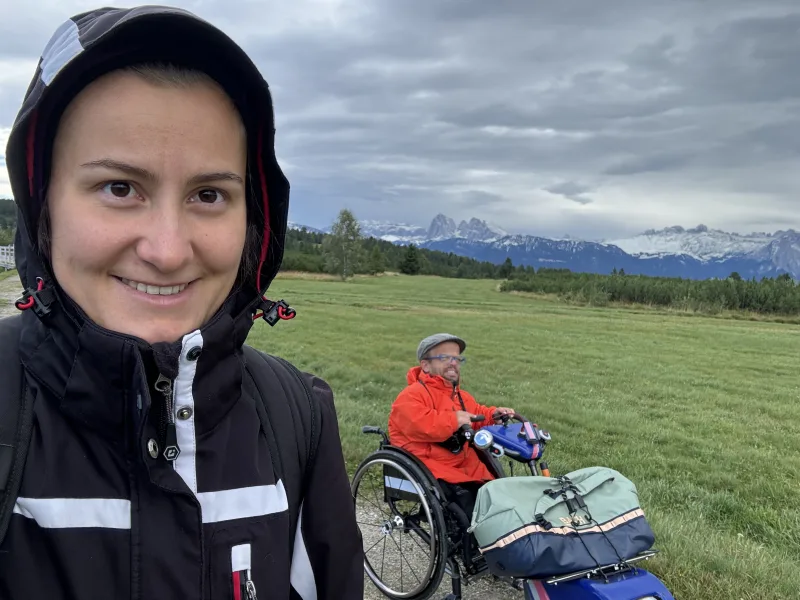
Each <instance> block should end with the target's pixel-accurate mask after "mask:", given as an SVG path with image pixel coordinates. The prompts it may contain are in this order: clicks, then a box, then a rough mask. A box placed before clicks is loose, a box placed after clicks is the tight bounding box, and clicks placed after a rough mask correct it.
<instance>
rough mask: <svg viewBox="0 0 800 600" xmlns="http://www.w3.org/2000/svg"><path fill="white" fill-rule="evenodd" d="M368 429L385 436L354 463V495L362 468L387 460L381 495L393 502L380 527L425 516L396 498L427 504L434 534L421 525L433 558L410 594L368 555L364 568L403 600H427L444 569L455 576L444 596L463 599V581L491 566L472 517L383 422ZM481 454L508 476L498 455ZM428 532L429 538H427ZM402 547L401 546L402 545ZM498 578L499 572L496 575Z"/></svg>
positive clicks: (395, 526) (406, 528) (494, 471)
mask: <svg viewBox="0 0 800 600" xmlns="http://www.w3.org/2000/svg"><path fill="white" fill-rule="evenodd" d="M362 432H363V433H365V434H378V435H380V436H381V441H380V443H379V446H378V450H376V451H375V452H373V453H372V454H370V455H368V456H367V457H366V458H365V459H364V460H363V461H362V462H361V464H360V465H359V466H358V468H357V469H356V472H355V475H354V476H353V481H352V484H351V491H352V493H353V496H354V500H355V497H356V494H357V491H358V488H359V485H360V483H361V478H362V477H363V475H364V473H365V472H366V471H367V470H368V469H369V468H370V467H371V466H373V465H375V464H376V463H377V464H382V466H383V478H384V479H383V500H384V502H385V503H387V504H388V505H389V506H390V510H391V511H392V513H394V516H393V517H392V518H391V519H389V520H388V521H387V522H386V523H385V524H384V525H383V527H382V529H381V532H382V533H383V534H384V536H388V535H390V534H391V532H392V531H393V530H394V529H399V528H402V530H403V532H404V533H409V532H410V527H409V523H411V524H413V523H415V522H416V523H417V525H418V526H419V524H420V521H421V518H420V517H412V516H410V515H405V516H404V515H400V514H398V513H397V510H396V509H395V507H394V504H393V502H396V501H411V502H419V503H420V504H421V508H422V509H423V510H424V512H425V515H424V519H425V520H426V521H428V524H429V526H430V528H431V532H432V536H433V537H431V536H429V535H428V533H427V532H425V531H423V530H421V529H419V528H418V527H417V529H416V532H417V534H418V535H419V536H420V539H422V541H423V543H424V544H426V545H428V546H430V548H431V563H430V565H429V567H428V569H427V572H426V578H427V581H426V582H423V583H421V584H420V587H419V588H418V589H416V590H414V591H413V593H411V592H409V593H406V594H402V593H396V592H395V591H394V590H391V589H389V588H388V586H386V585H385V584H384V583H383V581H382V577H381V578H379V577H378V576H377V574H376V573H375V570H374V568H373V567H372V565H371V564H370V563H369V560H368V559H367V557H366V555H365V565H364V566H365V569H366V571H367V574H368V575H369V578H370V580H371V581H372V582H373V583H374V584H375V585H376V586H377V587H378V589H380V590H381V592H383V593H384V595H386V596H388V597H390V598H398V599H400V598H402V599H404V600H425V599H427V598H430V597H431V596H432V595H433V594H434V593H435V592H436V590H437V589H438V588H439V586H440V585H441V581H442V579H443V577H444V575H445V573H446V574H448V575H450V578H451V580H452V593H451V594H449V595H447V596H446V597H445V600H461V597H462V596H461V586H462V582H463V583H465V584H467V585H469V583H471V581H472V580H473V579H475V578H477V577H479V576H481V575H483V574H484V573H485V572H486V571H487V570H488V568H487V565H486V562H485V560H484V558H483V556H482V555H481V554H480V553H479V552H478V550H477V547H473V543H472V541H471V534H470V533H468V532H467V528H468V527H469V526H470V522H471V517H470V516H468V515H466V514H465V513H464V511H463V510H462V509H461V507H460V506H458V505H457V504H455V503H454V502H450V501H449V500H448V499H447V496H446V494H445V493H444V490H443V489H442V487H441V486H440V485H439V482H438V481H437V480H436V478H435V477H434V476H433V474H432V473H431V472H430V470H429V469H428V468H427V467H426V466H425V464H424V463H423V462H422V461H421V460H420V459H419V458H417V457H416V456H414V455H413V454H411V453H410V452H407V451H406V450H403V449H402V448H399V447H397V446H393V445H392V444H391V443H390V441H389V438H388V436H387V435H386V433H385V432H384V431H383V430H382V429H380V428H379V427H369V426H367V427H363V428H362ZM478 455H479V456H480V458H481V460H482V461H483V462H484V463H485V464H486V466H487V467H488V468H489V470H490V472H491V473H492V474H493V475H495V476H496V477H498V478H500V477H506V474H505V471H504V470H503V467H502V465H501V464H500V462H499V461H497V459H496V458H495V457H492V456H489V455H487V454H486V453H483V452H478ZM426 538H428V539H426ZM401 551H402V550H401ZM492 577H493V578H494V579H495V580H499V578H498V577H496V576H494V575H492ZM510 583H511V585H512V586H514V587H516V588H517V589H522V582H521V581H516V580H512V581H511V582H510Z"/></svg>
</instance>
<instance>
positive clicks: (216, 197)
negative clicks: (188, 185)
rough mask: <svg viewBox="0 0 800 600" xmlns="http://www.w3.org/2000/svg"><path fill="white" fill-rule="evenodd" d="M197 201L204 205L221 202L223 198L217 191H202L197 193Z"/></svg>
mask: <svg viewBox="0 0 800 600" xmlns="http://www.w3.org/2000/svg"><path fill="white" fill-rule="evenodd" d="M197 199H198V200H200V202H202V203H204V204H214V203H216V202H220V201H221V200H223V196H222V194H221V193H219V192H218V191H217V190H203V191H201V192H198V193H197Z"/></svg>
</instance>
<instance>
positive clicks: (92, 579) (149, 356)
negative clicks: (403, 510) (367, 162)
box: [0, 6, 363, 600]
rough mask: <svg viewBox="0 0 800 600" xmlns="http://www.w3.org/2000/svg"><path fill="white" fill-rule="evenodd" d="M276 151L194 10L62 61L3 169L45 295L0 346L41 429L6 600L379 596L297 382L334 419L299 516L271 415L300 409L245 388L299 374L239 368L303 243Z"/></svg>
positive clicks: (337, 453) (329, 403)
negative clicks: (367, 588)
mask: <svg viewBox="0 0 800 600" xmlns="http://www.w3.org/2000/svg"><path fill="white" fill-rule="evenodd" d="M273 128H274V124H273V118H272V100H271V97H270V93H269V91H268V87H267V85H266V83H265V82H264V80H263V79H262V78H261V76H260V75H259V73H258V70H257V69H256V67H255V66H254V65H253V64H252V62H250V60H249V59H248V58H247V57H246V55H245V54H244V53H243V52H242V51H241V50H240V49H239V48H238V47H237V46H236V45H235V44H234V43H233V42H232V41H231V40H230V39H229V38H227V37H226V36H225V35H224V34H223V33H221V32H220V31H218V30H217V29H215V28H214V27H212V26H211V25H209V24H208V23H206V22H204V21H202V20H200V19H198V18H196V17H195V16H193V15H191V14H190V13H187V12H185V11H182V10H178V9H174V8H166V7H152V6H149V7H140V8H135V9H110V8H105V9H100V10H95V11H92V12H89V13H84V14H81V15H77V16H75V17H73V18H72V19H70V20H69V21H67V22H66V23H65V24H64V25H63V26H62V27H60V28H59V29H58V31H56V33H55V34H54V36H53V38H52V39H51V41H50V43H49V44H48V45H47V47H46V48H45V51H44V53H43V55H42V60H41V62H40V64H39V67H38V68H37V72H36V75H35V78H34V81H33V83H32V85H31V86H30V88H29V90H28V94H27V96H26V98H25V101H24V104H23V106H22V109H21V111H20V113H19V115H18V117H17V120H16V122H15V124H14V129H13V130H12V133H11V136H10V138H9V142H8V149H7V155H6V158H7V165H8V169H9V174H10V177H11V183H12V188H13V191H14V197H15V200H16V202H17V204H18V207H19V215H20V219H19V227H18V231H19V234H18V236H17V242H16V252H17V263H18V266H19V272H20V277H21V278H22V280H23V284H24V285H25V286H26V288H27V292H26V295H25V297H24V298H23V299H22V300H21V301H20V302H19V303H18V307H19V308H20V309H22V310H23V313H22V317H21V319H22V321H21V335H20V336H19V337H18V339H14V340H8V339H4V340H0V344H10V343H14V344H18V353H19V356H20V360H21V362H22V365H23V366H24V372H23V376H22V377H23V383H24V388H23V392H22V393H23V394H26V396H25V398H28V399H32V400H31V401H32V407H33V408H32V414H33V416H32V430H31V431H32V434H31V438H30V442H29V444H28V446H27V460H26V462H25V466H24V470H23V471H21V474H22V476H21V483H20V487H19V491H18V493H17V494H16V496H15V499H14V507H13V514H11V515H10V520H9V521H8V530H7V532H6V535H5V537H4V539H3V542H2V546H0V598H3V599H4V600H22V599H28V598H48V600H62V599H63V600H67V599H70V600H71V599H78V598H80V599H82V600H83V599H88V598H101V597H102V598H131V599H139V598H143V599H144V598H147V599H149V598H181V599H190V598H194V599H197V600H204V599H209V600H210V599H213V600H217V599H220V598H225V599H227V598H236V599H239V598H251V599H252V598H256V596H257V594H258V595H260V596H261V597H262V598H270V599H287V600H288V599H290V598H292V599H296V598H302V599H303V600H309V599H311V598H320V599H322V598H325V599H331V600H333V599H337V600H338V599H356V598H359V599H360V598H362V597H363V572H362V565H363V554H362V547H361V538H360V535H359V532H358V528H357V526H356V523H355V515H354V508H353V501H352V497H351V495H350V491H349V486H348V480H347V474H346V471H345V466H344V461H343V458H342V449H341V445H340V441H339V436H338V426H337V422H336V414H335V410H334V407H333V398H332V394H331V391H330V388H329V387H328V386H327V385H326V384H325V383H324V382H322V381H320V380H319V379H316V378H313V377H311V376H310V375H304V376H303V379H304V382H305V384H304V385H307V386H308V389H313V395H314V401H315V402H316V403H317V404H318V405H319V411H320V415H321V417H320V422H319V423H313V424H312V431H317V430H318V445H317V447H316V451H314V452H313V453H312V455H311V456H310V458H309V461H310V462H309V465H308V470H307V471H306V473H307V475H308V477H307V479H304V480H303V481H304V483H303V484H302V485H303V486H304V487H303V489H304V490H305V493H304V495H303V497H302V505H300V506H297V507H293V506H292V497H291V495H290V494H289V495H287V489H289V488H290V487H292V486H296V487H297V486H300V485H301V483H300V482H298V481H295V480H294V479H297V478H294V479H292V478H289V480H287V481H284V480H283V479H282V478H281V473H280V472H278V471H280V468H278V467H276V465H280V464H289V463H290V462H291V460H292V457H291V456H286V455H285V454H284V455H283V456H277V455H278V454H280V452H279V449H280V446H278V447H276V446H275V439H273V438H271V437H270V433H269V431H268V430H270V429H271V427H272V425H273V423H269V421H268V417H265V416H264V415H263V414H262V413H260V412H259V407H260V405H261V404H260V403H266V406H269V405H270V403H272V406H273V408H274V407H287V406H289V404H288V403H289V400H290V394H289V392H288V391H286V393H285V394H284V395H281V394H283V392H282V391H281V390H283V389H284V388H281V387H280V386H278V387H276V388H275V390H277V391H275V392H274V393H271V394H267V396H269V397H264V395H263V394H261V395H259V394H260V389H261V388H257V387H255V386H254V384H253V378H251V377H250V373H251V372H252V370H253V369H263V370H264V371H263V372H260V375H259V377H260V378H261V379H262V380H268V381H270V382H277V381H278V380H279V379H280V381H282V382H286V381H290V384H287V385H289V387H287V388H285V389H286V390H289V389H290V387H291V378H289V379H287V378H286V373H289V372H290V371H291V369H290V368H289V367H288V366H287V367H286V368H285V369H284V371H285V373H283V372H282V373H283V374H282V375H281V377H280V378H279V377H278V375H277V374H278V371H280V369H278V370H276V371H275V372H274V373H273V374H272V375H269V373H267V371H268V370H270V369H272V368H274V367H269V366H268V363H266V362H262V363H261V364H248V365H247V368H246V369H245V368H243V365H244V363H245V360H244V354H243V345H244V342H245V339H246V337H247V334H248V332H249V330H250V327H251V326H252V323H253V319H254V317H255V316H256V313H257V312H259V311H264V310H266V311H269V309H270V308H271V307H273V305H272V304H271V303H269V302H268V301H266V300H265V299H264V298H263V296H262V294H264V293H265V292H266V289H267V287H268V285H269V283H270V282H271V280H272V278H273V277H274V276H275V274H276V272H277V270H278V268H279V266H280V262H281V257H282V246H283V237H284V234H285V229H286V220H287V210H288V195H289V194H288V190H289V187H288V183H287V182H286V180H285V178H284V176H283V174H282V172H281V170H280V168H279V166H278V164H277V162H276V159H275V154H274V133H273V132H274V129H273ZM283 314H284V316H286V314H285V313H283ZM269 377H272V379H269ZM265 378H266V379H265ZM297 381H299V380H297ZM275 385H278V384H277V383H275ZM281 385H283V384H281ZM11 387H12V388H14V389H16V384H14V385H12V386H11ZM0 392H2V393H8V390H5V391H4V390H0ZM274 414H275V413H273V415H274ZM264 423H267V426H264V425H263V424H264ZM274 425H275V428H276V430H278V431H283V430H282V429H281V428H285V427H287V426H290V425H286V424H285V423H281V422H278V423H274ZM281 435H285V434H284V433H281ZM305 442H306V440H304V439H303V440H301V439H298V440H297V447H298V448H300V447H301V446H303V445H304V444H305ZM298 452H300V451H299V450H298ZM13 476H14V475H13V474H12V477H13ZM297 489H300V488H299V487H297ZM294 508H296V509H297V510H298V513H297V515H298V516H297V526H296V528H295V527H293V526H292V518H291V517H290V514H291V512H292V510H293V509H294Z"/></svg>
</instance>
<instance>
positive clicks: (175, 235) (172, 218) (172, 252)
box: [136, 209, 194, 273]
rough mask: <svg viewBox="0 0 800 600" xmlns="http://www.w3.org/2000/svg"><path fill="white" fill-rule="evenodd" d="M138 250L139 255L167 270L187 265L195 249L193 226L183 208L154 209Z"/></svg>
mask: <svg viewBox="0 0 800 600" xmlns="http://www.w3.org/2000/svg"><path fill="white" fill-rule="evenodd" d="M136 251H137V255H138V256H139V258H141V259H142V260H143V261H145V262H147V263H150V264H151V265H152V266H153V267H155V268H156V269H157V270H159V271H161V272H164V273H170V272H176V271H179V270H180V269H182V268H183V267H185V266H186V265H187V264H188V263H189V261H190V260H191V258H192V256H193V255H194V250H193V247H192V240H191V233H190V228H189V226H188V224H187V223H186V219H184V218H183V216H182V215H181V213H180V210H175V209H162V210H157V211H153V214H152V216H151V218H150V222H149V223H147V224H146V228H145V231H144V232H143V233H142V235H141V237H140V241H139V244H138V247H137V249H136Z"/></svg>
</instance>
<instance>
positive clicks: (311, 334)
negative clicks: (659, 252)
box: [250, 276, 800, 600]
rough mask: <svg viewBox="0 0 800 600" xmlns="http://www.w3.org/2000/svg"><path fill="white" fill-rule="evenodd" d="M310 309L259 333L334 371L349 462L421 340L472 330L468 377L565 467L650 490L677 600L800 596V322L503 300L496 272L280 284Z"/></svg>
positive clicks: (649, 506) (648, 506)
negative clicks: (535, 427)
mask: <svg viewBox="0 0 800 600" xmlns="http://www.w3.org/2000/svg"><path fill="white" fill-rule="evenodd" d="M270 297H273V298H275V299H278V298H280V297H283V298H285V299H286V300H287V301H288V302H290V303H291V304H292V306H294V307H295V308H297V310H298V317H297V319H295V320H294V321H290V322H284V323H280V324H279V325H277V326H276V327H275V328H270V327H268V326H267V325H266V323H264V322H263V321H259V322H258V323H257V325H256V327H255V328H254V331H253V333H252V334H251V337H250V343H252V344H253V345H255V346H258V347H260V348H263V349H265V350H267V351H269V352H273V353H276V354H279V355H281V356H284V357H286V358H288V359H289V360H291V361H293V362H294V363H295V364H296V365H298V366H299V367H301V368H303V369H305V370H309V371H312V372H315V373H316V374H318V375H320V376H321V377H323V378H325V379H326V380H327V381H328V382H329V383H330V384H331V386H332V387H333V389H334V392H335V393H336V406H337V411H338V415H339V423H340V429H341V437H342V443H343V447H344V452H345V458H346V461H347V466H348V469H349V470H350V471H351V472H352V471H353V470H354V469H355V468H356V466H357V465H358V463H359V462H360V461H361V460H362V459H363V458H364V457H365V456H366V455H367V454H368V453H370V452H371V451H373V450H374V449H375V447H376V442H377V439H376V438H375V437H374V436H365V435H363V434H361V432H360V428H361V426H362V425H364V424H372V425H381V426H384V427H385V424H386V419H387V415H388V411H389V407H390V405H391V403H392V401H393V399H394V398H395V396H396V395H397V393H398V392H399V391H400V389H402V387H403V386H404V385H405V376H406V371H407V370H408V368H409V367H410V366H412V364H413V363H414V360H415V352H416V346H417V343H418V342H419V340H420V339H421V338H422V337H424V336H426V335H428V334H430V333H434V332H438V331H450V332H453V333H457V334H459V335H462V336H464V337H465V338H466V339H467V342H468V344H469V347H468V349H467V352H466V355H467V356H468V361H467V363H466V365H465V367H464V387H465V388H466V389H468V390H469V391H470V392H472V393H473V394H474V395H475V396H476V398H478V400H479V401H481V402H484V403H486V404H497V405H501V406H512V407H515V408H516V409H517V410H518V411H519V412H521V413H523V414H525V415H526V416H529V417H531V418H535V419H536V420H537V421H538V422H539V424H540V425H542V426H543V427H546V428H547V429H549V430H550V431H551V433H552V435H553V441H552V443H551V444H550V446H549V447H548V455H549V464H550V467H551V470H552V471H553V472H554V473H566V472H568V471H571V470H575V469H578V468H581V467H586V466H591V465H605V466H608V467H612V468H614V469H617V470H619V471H620V472H622V473H623V474H625V475H626V476H628V477H629V478H631V479H632V480H633V481H634V482H635V483H636V485H637V487H638V490H639V493H640V496H641V502H642V506H643V507H644V509H645V512H646V514H647V517H648V520H649V522H650V523H651V525H652V526H653V529H654V531H655V532H656V545H657V547H658V548H659V549H660V550H661V554H660V556H659V557H658V558H657V559H655V560H654V561H652V562H651V563H648V564H649V568H650V569H651V570H652V571H653V572H654V573H656V574H657V575H658V576H660V577H661V578H662V579H663V580H664V581H665V582H666V584H667V586H668V587H669V588H670V590H671V591H672V592H673V594H674V595H675V597H676V598H677V599H678V600H722V599H726V600H727V599H733V600H740V599H746V600H751V599H756V598H758V599H759V600H766V599H770V600H772V599H776V600H777V599H787V600H788V599H790V598H791V599H795V600H796V599H797V598H798V597H800V592H799V591H798V590H800V401H799V400H798V395H799V394H798V392H800V384H798V381H800V380H799V379H798V371H797V365H798V358H799V357H800V338H799V337H798V336H800V328H798V327H796V326H792V325H785V324H777V323H768V322H748V321H737V320H723V319H714V318H706V317H701V316H695V317H692V318H686V317H684V316H680V315H676V314H670V313H668V312H659V311H653V310H648V311H633V310H627V309H617V308H588V307H576V306H569V305H564V304H560V303H556V302H552V301H547V300H543V299H535V298H530V297H522V296H515V295H509V294H502V293H500V292H498V291H497V282H494V281H466V280H453V279H436V278H423V277H414V278H412V277H403V276H396V277H381V278H361V279H356V280H355V281H351V282H348V283H342V282H336V281H324V280H314V279H291V278H280V279H278V280H277V281H276V282H275V284H274V285H273V288H272V290H271V293H270Z"/></svg>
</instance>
